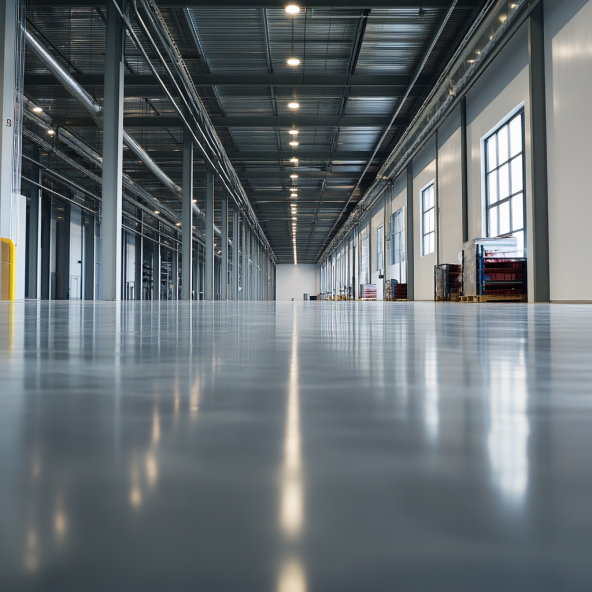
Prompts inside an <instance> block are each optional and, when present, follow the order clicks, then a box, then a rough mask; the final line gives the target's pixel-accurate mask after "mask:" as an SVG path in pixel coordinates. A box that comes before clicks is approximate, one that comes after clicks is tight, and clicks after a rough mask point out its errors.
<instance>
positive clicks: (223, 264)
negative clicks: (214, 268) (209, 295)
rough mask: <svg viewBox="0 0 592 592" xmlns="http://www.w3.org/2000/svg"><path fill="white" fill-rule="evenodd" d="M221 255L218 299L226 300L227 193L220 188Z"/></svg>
mask: <svg viewBox="0 0 592 592" xmlns="http://www.w3.org/2000/svg"><path fill="white" fill-rule="evenodd" d="M221 230H222V236H221V240H222V249H221V250H222V255H221V259H220V300H228V193H227V191H226V189H223V190H222V229H221Z"/></svg>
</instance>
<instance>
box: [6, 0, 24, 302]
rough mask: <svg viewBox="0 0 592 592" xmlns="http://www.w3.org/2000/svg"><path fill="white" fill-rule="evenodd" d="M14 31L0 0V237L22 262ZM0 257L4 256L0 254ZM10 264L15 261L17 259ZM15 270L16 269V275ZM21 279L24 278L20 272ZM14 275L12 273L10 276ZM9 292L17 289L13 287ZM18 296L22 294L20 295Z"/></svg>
mask: <svg viewBox="0 0 592 592" xmlns="http://www.w3.org/2000/svg"><path fill="white" fill-rule="evenodd" d="M17 31H18V20H17V3H16V0H0V100H1V103H0V111H1V114H0V117H1V119H0V237H1V238H4V239H9V240H10V241H12V242H13V243H14V244H15V245H16V246H17V248H18V247H20V246H21V245H22V249H21V250H22V254H21V252H19V251H17V254H16V257H17V261H18V263H21V261H22V267H23V269H24V266H25V258H24V253H25V248H24V247H25V241H24V237H23V240H22V241H21V244H20V245H19V244H18V230H19V214H20V211H19V210H20V203H19V200H18V199H17V196H13V187H12V180H13V154H14V131H15V128H14V126H15V108H14V105H15V87H16V73H17V65H16V61H17V54H16V51H15V50H16V37H17ZM0 252H2V253H3V254H4V255H6V253H10V252H11V248H10V246H9V244H7V243H4V244H0ZM2 261H4V258H2ZM11 264H14V265H16V264H17V262H12V261H11ZM2 268H3V269H2V273H0V294H1V295H3V296H2V297H3V298H5V299H9V298H11V290H10V286H9V285H6V286H3V287H2V278H3V277H4V279H5V281H6V280H8V278H10V273H8V272H7V270H5V269H4V265H3V264H2ZM18 275H19V274H18V273H17V276H18ZM22 275H23V279H24V274H22ZM13 277H14V276H13ZM13 290H14V291H13V294H15V293H16V292H17V290H16V288H15V287H13ZM21 298H22V296H21Z"/></svg>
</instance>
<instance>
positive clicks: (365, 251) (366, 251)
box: [360, 229, 370, 284]
mask: <svg viewBox="0 0 592 592" xmlns="http://www.w3.org/2000/svg"><path fill="white" fill-rule="evenodd" d="M360 234H361V236H362V253H361V255H362V262H361V268H362V269H361V270H360V271H361V272H362V273H361V275H362V281H361V282H360V283H362V284H367V283H369V277H368V275H369V273H368V272H369V271H370V244H369V241H368V238H369V236H368V232H367V230H366V229H364V230H363V231H362V232H361V233H360Z"/></svg>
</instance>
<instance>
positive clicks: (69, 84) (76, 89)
mask: <svg viewBox="0 0 592 592" xmlns="http://www.w3.org/2000/svg"><path fill="white" fill-rule="evenodd" d="M25 35H26V39H27V43H28V44H29V48H30V49H31V51H32V52H33V53H34V54H35V55H36V56H37V57H38V58H39V59H40V60H41V62H43V65H44V66H45V67H46V68H47V69H48V70H49V71H50V72H51V73H52V74H53V75H54V76H55V77H56V78H57V79H58V80H59V82H60V83H61V84H62V85H63V86H64V88H65V89H66V90H67V91H68V92H69V93H70V94H71V95H72V96H73V97H74V98H75V99H76V100H77V101H78V102H79V103H80V104H81V105H82V106H83V107H84V108H85V109H86V110H87V111H88V112H89V113H90V115H91V117H92V118H93V119H94V121H95V122H96V124H97V125H98V126H99V127H100V128H101V129H102V128H103V115H102V111H103V108H102V107H101V105H99V103H97V102H96V101H95V100H94V99H93V98H92V97H91V96H90V95H89V94H88V93H87V92H86V91H85V90H84V89H83V88H82V86H80V84H78V82H76V80H74V79H73V78H72V76H70V74H69V73H68V72H66V70H64V68H63V67H62V66H61V65H60V64H59V63H58V62H57V61H56V60H55V59H54V57H53V56H52V55H51V54H50V53H49V52H48V51H47V50H46V49H45V47H43V46H42V45H41V44H40V43H39V42H38V41H37V39H36V38H35V37H34V36H33V35H32V34H31V33H30V32H29V31H26V32H25ZM123 141H124V142H125V144H126V145H127V146H128V147H129V149H130V150H131V151H132V152H133V153H134V154H135V155H136V156H137V157H138V158H139V159H140V160H141V161H142V162H143V163H144V164H145V165H146V166H147V167H148V168H149V169H150V171H152V173H153V174H154V175H155V176H156V177H157V178H158V180H159V181H160V182H161V183H162V184H163V185H164V186H165V187H167V188H168V189H170V190H171V191H172V192H173V193H174V194H175V195H176V196H177V197H182V196H183V190H182V189H181V187H179V186H178V185H177V184H176V183H175V182H174V181H173V180H172V179H171V178H170V177H169V176H168V175H167V174H166V173H165V172H164V171H163V170H162V169H161V168H160V167H159V166H158V165H157V164H156V163H155V162H154V161H153V160H152V158H150V156H149V155H148V153H147V152H146V151H145V150H144V149H143V148H142V147H141V146H140V145H139V144H138V143H137V142H136V141H135V140H134V139H133V138H132V137H131V136H130V135H129V134H128V133H127V132H126V131H125V130H124V131H123Z"/></svg>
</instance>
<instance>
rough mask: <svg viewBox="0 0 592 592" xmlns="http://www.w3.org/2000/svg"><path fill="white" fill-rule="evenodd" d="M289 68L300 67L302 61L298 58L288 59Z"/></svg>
mask: <svg viewBox="0 0 592 592" xmlns="http://www.w3.org/2000/svg"><path fill="white" fill-rule="evenodd" d="M287 63H288V66H300V60H299V59H298V58H288V60H287Z"/></svg>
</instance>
